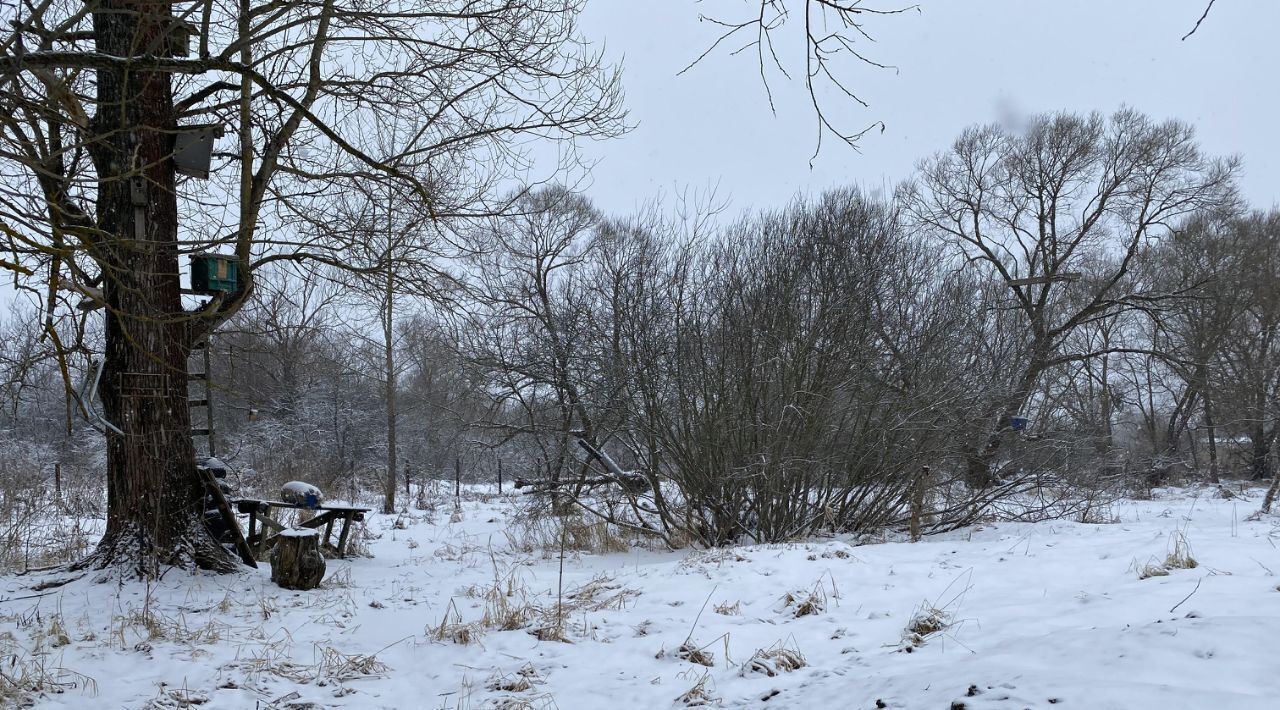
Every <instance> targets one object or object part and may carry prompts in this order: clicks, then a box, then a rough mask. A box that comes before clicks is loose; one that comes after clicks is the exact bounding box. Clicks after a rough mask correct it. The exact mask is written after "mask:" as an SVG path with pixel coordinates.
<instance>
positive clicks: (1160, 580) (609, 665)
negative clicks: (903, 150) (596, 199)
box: [0, 489, 1280, 710]
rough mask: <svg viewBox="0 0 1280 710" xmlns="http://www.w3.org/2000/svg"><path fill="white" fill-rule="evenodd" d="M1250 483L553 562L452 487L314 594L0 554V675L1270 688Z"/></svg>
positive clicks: (523, 534)
mask: <svg viewBox="0 0 1280 710" xmlns="http://www.w3.org/2000/svg"><path fill="white" fill-rule="evenodd" d="M1249 496H1250V497H1249V498H1246V499H1240V498H1237V499H1234V500H1224V499H1221V498H1218V497H1215V496H1213V495H1212V489H1201V490H1192V491H1162V492H1158V494H1157V496H1156V498H1155V499H1154V500H1150V501H1122V502H1120V503H1118V504H1116V505H1114V506H1113V508H1112V510H1111V511H1110V513H1111V514H1112V515H1114V516H1115V517H1116V519H1117V520H1118V522H1114V523H1110V524H1083V523H1075V522H1061V521H1058V522H1042V523H1027V524H986V525H982V526H977V527H974V528H971V529H966V530H962V531H959V532H956V533H951V534H948V535H945V536H939V537H932V538H926V539H925V540H924V541H922V542H919V543H909V542H904V541H900V540H895V539H894V538H892V537H890V538H888V539H886V540H884V541H876V542H872V543H870V544H859V545H856V544H854V543H853V541H850V540H847V539H824V540H814V541H809V542H802V543H795V544H788V545H762V546H750V547H737V548H732V549H723V550H712V551H687V550H686V551H675V552H670V551H659V550H653V549H649V548H646V547H635V548H632V549H631V550H629V551H627V552H620V553H611V554H586V553H575V552H569V553H568V554H567V556H566V558H565V560H564V565H563V568H564V578H563V581H561V580H560V574H559V570H560V566H561V565H560V560H559V555H558V551H555V550H553V551H551V552H544V551H543V550H541V549H539V548H536V547H534V546H531V544H530V541H531V540H530V538H531V537H532V536H531V535H530V534H529V533H528V531H527V530H526V529H525V528H523V527H521V526H519V525H516V524H515V523H514V522H513V517H514V516H515V515H516V512H517V505H518V503H522V502H523V501H522V500H521V499H520V497H519V496H515V497H499V496H494V495H483V496H482V495H478V494H477V493H476V492H474V491H473V493H472V495H470V496H469V498H470V499H468V500H464V501H463V502H462V505H461V507H460V509H459V510H460V513H459V512H455V513H454V514H453V515H452V516H450V515H449V513H448V510H452V502H451V501H450V503H449V504H448V506H447V508H448V510H445V507H446V506H442V509H441V510H440V511H438V512H436V513H435V514H434V515H433V516H429V515H425V514H422V513H416V514H415V515H405V516H385V515H371V516H370V520H369V530H370V532H371V533H373V534H374V535H377V536H379V537H378V539H374V540H370V541H368V543H369V547H370V549H371V550H372V552H373V554H374V555H375V556H374V557H373V558H356V559H351V560H330V561H329V565H328V570H329V571H328V576H327V578H326V580H325V582H324V584H323V585H322V587H321V588H320V589H318V590H313V591H307V592H290V591H286V590H282V589H279V588H277V587H275V586H274V585H272V584H271V582H270V581H269V574H270V570H269V567H268V565H266V564H263V565H262V569H259V570H256V571H245V572H244V573H241V574H235V575H223V576H217V575H197V576H194V577H193V576H190V575H186V576H184V575H182V574H177V573H171V574H167V575H165V576H164V577H163V578H162V579H161V580H160V581H159V582H156V583H153V584H151V585H147V584H144V583H140V582H126V583H124V584H118V583H116V582H112V583H108V584H100V583H95V582H94V581H93V580H92V579H91V578H88V577H86V578H83V579H78V580H75V581H72V582H70V583H68V584H66V585H64V586H61V587H58V588H56V589H52V590H49V591H48V593H47V594H46V595H45V596H41V597H38V598H25V599H23V598H21V597H24V596H27V595H31V594H33V591H32V588H33V586H34V585H35V584H38V583H39V582H41V581H46V578H40V577H32V576H22V577H4V578H0V585H2V586H0V588H3V590H4V591H3V598H4V599H5V600H7V601H4V602H3V603H2V604H0V645H3V646H4V652H5V659H6V661H5V666H6V673H7V674H9V675H10V676H12V675H15V674H16V670H15V669H21V668H32V667H37V664H38V667H39V668H42V669H43V671H42V672H44V673H46V674H48V675H49V677H50V678H51V679H54V680H60V681H63V682H66V683H68V684H69V685H68V686H67V687H66V688H65V689H64V691H63V692H61V693H53V692H49V691H48V690H46V691H44V692H43V693H42V694H40V695H39V696H38V698H37V703H36V706H37V707H41V708H62V707H66V708H81V707H86V706H91V707H123V708H138V707H153V708H169V707H187V706H192V705H191V703H193V702H197V701H198V702H199V703H200V706H203V707H217V708H255V707H263V706H271V707H290V704H293V707H309V706H307V705H305V704H306V703H314V704H315V705H314V706H315V707H343V708H404V707H426V708H502V707H533V708H543V707H545V708H562V709H569V708H574V709H576V708H603V707H607V708H613V709H622V708H663V707H683V706H684V705H685V704H686V702H682V701H681V700H678V699H679V698H684V699H685V701H687V702H688V703H691V704H696V703H698V702H705V703H706V704H707V706H715V705H723V706H725V707H781V708H792V707H794V708H837V707H838V708H876V707H887V708H947V707H959V706H958V705H956V706H953V705H951V704H952V703H955V702H960V703H963V706H964V707H965V708H967V709H968V710H981V709H995V708H1011V709H1012V708H1019V709H1020V708H1049V707H1053V708H1058V707H1062V708H1085V709H1088V710H1102V709H1106V708H1117V709H1118V708H1125V709H1132V708H1148V707H1149V708H1161V709H1162V710H1166V709H1170V708H1224V709H1225V708H1232V709H1235V710H1246V709H1250V708H1259V709H1261V708H1274V707H1275V706H1276V705H1275V703H1276V701H1275V699H1276V698H1277V697H1280V673H1277V672H1276V671H1275V661H1274V657H1273V656H1272V654H1271V653H1270V651H1271V649H1272V648H1273V647H1274V643H1275V639H1276V638H1280V591H1278V590H1277V585H1278V584H1280V579H1277V577H1276V576H1275V570H1278V569H1280V553H1278V552H1277V548H1276V540H1277V538H1280V518H1277V517H1264V518H1262V519H1261V520H1247V519H1246V516H1248V515H1249V514H1250V513H1252V512H1253V511H1254V510H1256V509H1257V507H1258V503H1259V493H1258V492H1257V491H1254V492H1251V493H1250V494H1249ZM415 516H416V517H415ZM432 517H433V518H434V522H432V521H431V520H430V518H432ZM546 537H547V536H546V535H543V539H546ZM556 537H557V536H556V535H555V534H552V535H550V538H552V539H556ZM1171 552H1177V553H1179V555H1175V557H1179V556H1182V557H1185V556H1186V553H1188V552H1189V554H1190V556H1191V557H1193V558H1194V559H1195V561H1196V563H1197V564H1196V566H1194V567H1189V564H1188V563H1187V561H1186V560H1185V559H1182V560H1177V559H1175V560H1167V559H1166V558H1168V557H1169V556H1170V553H1171ZM1167 561H1168V562H1174V563H1176V562H1181V563H1182V564H1172V565H1166V564H1165V563H1166V562H1167ZM1147 565H1152V566H1162V567H1164V571H1165V572H1167V574H1164V575H1159V576H1148V577H1147V578H1145V579H1140V578H1139V577H1140V576H1142V575H1140V574H1139V573H1140V571H1141V570H1142V569H1143V568H1144V567H1145V566H1147ZM558 590H562V593H560V594H558ZM557 600H559V603H560V608H561V610H562V612H561V614H562V617H563V620H564V622H563V628H564V632H563V635H564V637H565V641H560V640H555V637H556V636H557V635H558V634H557V633H555V628H556V626H557V624H556V623H555V621H556V617H557V612H556V609H557ZM486 617H487V618H486ZM504 622H509V623H508V625H510V626H513V627H518V628H513V629H512V630H501V628H500V627H501V626H502V625H503V623H504ZM909 626H912V627H914V628H915V629H916V630H917V631H918V632H920V634H921V635H920V636H919V637H913V636H912V634H911V632H910V631H908V627H909ZM539 629H541V631H540V632H539V633H538V634H537V635H535V634H534V633H531V631H538V630H539ZM544 639H545V640H544ZM463 641H465V642H466V643H462V642H463ZM682 647H683V649H684V650H681V649H682ZM691 651H692V652H691ZM703 654H709V658H708V657H704V656H703ZM10 657H12V658H14V659H15V662H16V665H11V663H10V660H9V659H10ZM694 660H699V661H703V662H704V663H711V664H712V665H710V666H706V665H702V664H699V663H695V662H693V661H694ZM800 660H803V665H801V666H800V667H798V668H796V667H795V666H796V665H798V661H800ZM770 672H772V673H774V675H772V676H771V675H768V673H770ZM76 674H79V675H76ZM70 684H73V685H70ZM86 685H87V686H88V687H86ZM516 700H519V701H520V702H522V703H523V704H517V703H516V702H515V701H516ZM184 703H185V704H184ZM877 703H879V705H877Z"/></svg>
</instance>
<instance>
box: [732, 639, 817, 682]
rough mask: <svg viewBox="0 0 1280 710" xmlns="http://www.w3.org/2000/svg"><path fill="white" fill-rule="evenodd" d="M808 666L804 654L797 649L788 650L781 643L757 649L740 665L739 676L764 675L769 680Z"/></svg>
mask: <svg viewBox="0 0 1280 710" xmlns="http://www.w3.org/2000/svg"><path fill="white" fill-rule="evenodd" d="M806 665H808V661H806V660H805V657H804V654H802V653H800V650H799V649H797V648H788V647H787V646H785V645H784V644H783V643H782V642H778V643H777V644H774V645H773V646H770V647H769V648H765V649H758V650H757V651H756V652H755V653H753V654H752V655H751V658H749V659H747V662H746V663H744V664H742V670H741V671H740V674H741V675H744V676H746V675H751V674H758V675H765V676H769V677H770V678H772V677H774V676H777V675H781V674H783V673H790V672H792V671H796V670H799V669H801V668H804V667H805V666H806Z"/></svg>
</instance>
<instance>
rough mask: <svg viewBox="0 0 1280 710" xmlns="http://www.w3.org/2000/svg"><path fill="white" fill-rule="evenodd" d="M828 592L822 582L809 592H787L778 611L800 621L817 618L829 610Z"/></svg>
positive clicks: (780, 602)
mask: <svg viewBox="0 0 1280 710" xmlns="http://www.w3.org/2000/svg"><path fill="white" fill-rule="evenodd" d="M827 601H828V600H827V590H826V588H825V587H824V586H823V585H822V583H821V582H819V583H818V584H816V585H814V587H813V589H811V590H809V591H807V592H806V591H799V592H787V593H786V594H783V595H782V598H781V599H779V600H778V611H779V612H786V613H789V614H790V615H791V616H794V617H795V618H797V619H799V618H801V617H804V616H817V615H818V614H821V613H823V612H824V611H826V610H827Z"/></svg>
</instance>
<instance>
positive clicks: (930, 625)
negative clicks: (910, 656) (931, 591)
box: [902, 602, 951, 648]
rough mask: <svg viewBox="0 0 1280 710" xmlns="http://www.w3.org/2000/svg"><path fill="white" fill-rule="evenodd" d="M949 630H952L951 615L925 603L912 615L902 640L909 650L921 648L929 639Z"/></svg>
mask: <svg viewBox="0 0 1280 710" xmlns="http://www.w3.org/2000/svg"><path fill="white" fill-rule="evenodd" d="M949 628H951V615H950V614H949V613H947V612H946V611H944V610H942V609H939V608H937V607H935V606H934V605H932V604H929V603H928V602H925V603H922V604H921V605H920V606H919V607H916V611H915V613H914V614H912V615H911V620H910V621H908V622H907V628H906V630H905V632H904V634H903V639H902V640H903V642H904V643H905V644H906V645H907V647H909V648H919V647H920V646H923V645H924V644H925V642H926V641H928V640H929V637H931V636H933V635H935V634H940V633H942V632H943V631H946V630H947V629H949Z"/></svg>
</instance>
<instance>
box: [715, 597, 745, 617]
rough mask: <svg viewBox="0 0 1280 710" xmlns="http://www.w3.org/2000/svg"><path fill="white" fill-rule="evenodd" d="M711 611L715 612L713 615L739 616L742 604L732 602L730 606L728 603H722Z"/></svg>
mask: <svg viewBox="0 0 1280 710" xmlns="http://www.w3.org/2000/svg"><path fill="white" fill-rule="evenodd" d="M712 609H713V611H715V613H717V614H720V615H721V616H741V615H742V602H740V601H737V602H734V603H733V604H730V603H729V602H724V603H721V604H716V605H715V606H714V607H712Z"/></svg>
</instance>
